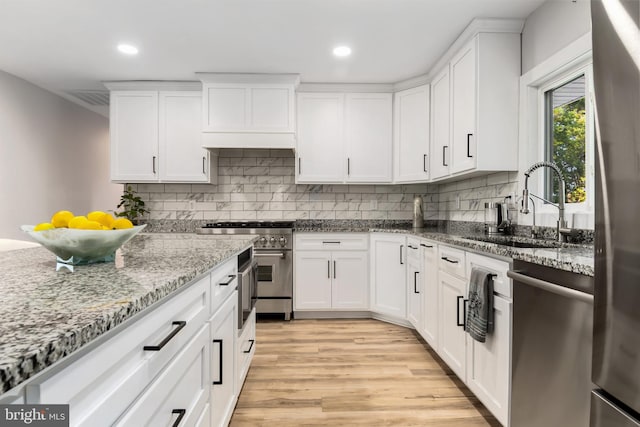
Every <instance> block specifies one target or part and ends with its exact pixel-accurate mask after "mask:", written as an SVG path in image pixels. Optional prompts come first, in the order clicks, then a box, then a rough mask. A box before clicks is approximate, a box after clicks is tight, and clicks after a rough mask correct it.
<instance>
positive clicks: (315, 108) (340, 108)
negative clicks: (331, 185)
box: [296, 93, 346, 183]
mask: <svg viewBox="0 0 640 427" xmlns="http://www.w3.org/2000/svg"><path fill="white" fill-rule="evenodd" d="M343 140H344V94H342V93H298V150H297V154H298V156H297V157H298V159H297V164H296V168H297V173H296V181H297V182H301V183H303V182H319V183H324V182H342V181H343V180H344V175H345V171H346V164H345V162H343V159H344V158H345V156H344V144H343Z"/></svg>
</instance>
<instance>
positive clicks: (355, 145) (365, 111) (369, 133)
mask: <svg viewBox="0 0 640 427" xmlns="http://www.w3.org/2000/svg"><path fill="white" fill-rule="evenodd" d="M345 101H346V102H345V125H346V126H345V137H346V146H347V181H349V182H354V183H357V182H362V183H370V182H391V140H392V137H391V125H392V114H393V113H392V95H391V94H390V93H348V94H346V96H345Z"/></svg>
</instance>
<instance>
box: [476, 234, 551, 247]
mask: <svg viewBox="0 0 640 427" xmlns="http://www.w3.org/2000/svg"><path fill="white" fill-rule="evenodd" d="M464 238H465V239H469V240H475V241H478V242H486V243H494V244H496V245H503V246H510V247H512V248H560V247H562V243H560V242H556V241H555V240H533V239H522V240H520V239H517V238H513V237H499V236H496V237H489V236H464Z"/></svg>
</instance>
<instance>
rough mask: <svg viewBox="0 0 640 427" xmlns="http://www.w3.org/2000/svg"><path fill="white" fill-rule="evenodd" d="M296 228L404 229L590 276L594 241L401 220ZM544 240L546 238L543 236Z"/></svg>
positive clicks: (305, 224) (311, 224)
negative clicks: (487, 232) (502, 233)
mask: <svg viewBox="0 0 640 427" xmlns="http://www.w3.org/2000/svg"><path fill="white" fill-rule="evenodd" d="M295 231H297V232H335V233H344V232H350V233H366V232H382V233H403V234H408V235H413V236H417V237H422V238H425V239H431V240H435V241H438V242H442V243H446V244H449V245H455V246H460V247H463V248H465V249H470V250H473V251H476V252H480V253H484V254H487V255H497V256H501V257H506V258H512V259H517V260H523V261H527V262H531V263H534V264H540V265H545V266H548V267H552V268H556V269H559V270H565V271H571V272H573V273H579V274H584V275H586V276H593V245H591V244H569V243H562V244H560V243H559V242H550V243H549V244H553V245H556V246H557V247H553V248H517V247H512V246H507V245H506V244H500V242H501V241H502V242H504V243H508V242H509V241H510V240H513V241H519V242H531V243H535V242H538V243H540V242H541V241H540V240H534V239H529V238H525V237H520V236H497V237H495V238H492V239H491V240H492V241H495V242H496V243H492V242H491V243H490V242H482V241H478V240H473V239H474V238H486V236H485V235H484V234H483V233H479V232H478V231H477V229H475V230H470V229H466V230H465V229H458V230H443V229H442V227H426V228H423V229H418V230H415V229H413V228H411V227H410V225H407V223H406V222H402V221H378V222H369V221H296V228H295ZM543 242H549V241H548V240H544V241H543Z"/></svg>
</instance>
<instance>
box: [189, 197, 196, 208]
mask: <svg viewBox="0 0 640 427" xmlns="http://www.w3.org/2000/svg"><path fill="white" fill-rule="evenodd" d="M189 210H190V211H195V210H196V201H195V200H189Z"/></svg>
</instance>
